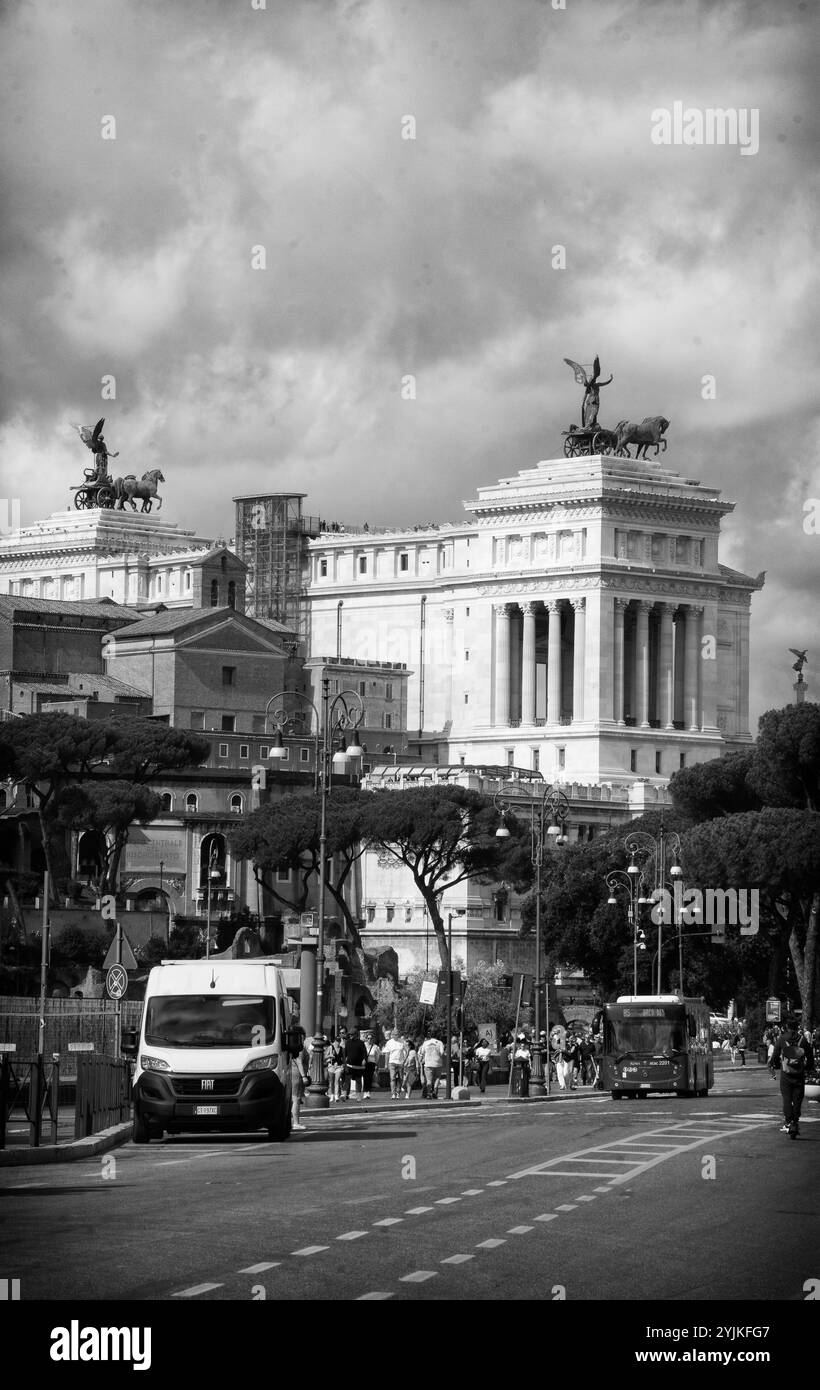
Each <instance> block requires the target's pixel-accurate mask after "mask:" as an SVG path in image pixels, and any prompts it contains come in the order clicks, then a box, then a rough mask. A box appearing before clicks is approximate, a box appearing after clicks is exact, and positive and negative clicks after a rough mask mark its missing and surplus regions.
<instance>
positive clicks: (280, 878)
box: [276, 869, 290, 883]
mask: <svg viewBox="0 0 820 1390" xmlns="http://www.w3.org/2000/svg"><path fill="white" fill-rule="evenodd" d="M276 882H277V883H290V869H277V870H276Z"/></svg>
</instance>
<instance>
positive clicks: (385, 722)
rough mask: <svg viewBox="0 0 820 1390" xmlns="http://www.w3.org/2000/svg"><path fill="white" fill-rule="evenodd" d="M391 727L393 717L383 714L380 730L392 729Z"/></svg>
mask: <svg viewBox="0 0 820 1390" xmlns="http://www.w3.org/2000/svg"><path fill="white" fill-rule="evenodd" d="M392 727H393V716H392V714H383V715H382V728H383V729H392Z"/></svg>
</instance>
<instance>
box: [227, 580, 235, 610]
mask: <svg viewBox="0 0 820 1390" xmlns="http://www.w3.org/2000/svg"><path fill="white" fill-rule="evenodd" d="M228 607H229V608H235V607H236V583H235V582H234V580H233V579H229V580H228Z"/></svg>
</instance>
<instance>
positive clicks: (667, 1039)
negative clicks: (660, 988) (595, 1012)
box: [608, 1018, 686, 1057]
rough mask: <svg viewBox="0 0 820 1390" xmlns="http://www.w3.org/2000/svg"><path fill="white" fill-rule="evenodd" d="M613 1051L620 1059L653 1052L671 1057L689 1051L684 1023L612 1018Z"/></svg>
mask: <svg viewBox="0 0 820 1390" xmlns="http://www.w3.org/2000/svg"><path fill="white" fill-rule="evenodd" d="M609 1026H610V1028H611V1030H612V1032H611V1039H610V1047H609V1049H608V1050H609V1051H611V1052H614V1053H616V1054H617V1055H619V1056H626V1055H628V1054H639V1053H650V1054H651V1055H653V1056H656V1057H670V1056H671V1055H672V1053H673V1052H683V1051H684V1050H685V1048H686V1033H685V1030H684V1020H683V1019H682V1018H681V1019H678V1018H652V1019H649V1018H610V1020H609Z"/></svg>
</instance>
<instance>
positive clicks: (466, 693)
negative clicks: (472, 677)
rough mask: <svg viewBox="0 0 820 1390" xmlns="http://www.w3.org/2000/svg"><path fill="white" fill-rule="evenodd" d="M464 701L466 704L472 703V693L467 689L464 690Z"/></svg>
mask: <svg viewBox="0 0 820 1390" xmlns="http://www.w3.org/2000/svg"><path fill="white" fill-rule="evenodd" d="M464 703H465V705H469V703H470V693H469V691H467V690H465V692H464Z"/></svg>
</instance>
